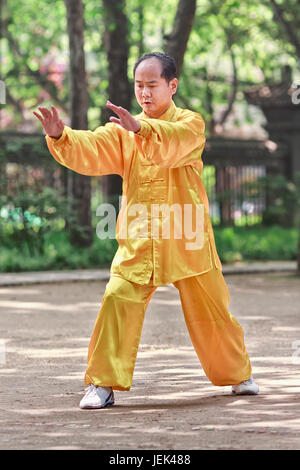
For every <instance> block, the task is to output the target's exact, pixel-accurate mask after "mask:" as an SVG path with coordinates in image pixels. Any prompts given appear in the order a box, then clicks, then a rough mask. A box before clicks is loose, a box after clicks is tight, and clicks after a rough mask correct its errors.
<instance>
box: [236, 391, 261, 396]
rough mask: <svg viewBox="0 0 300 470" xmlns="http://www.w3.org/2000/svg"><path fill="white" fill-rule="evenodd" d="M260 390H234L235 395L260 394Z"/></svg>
mask: <svg viewBox="0 0 300 470" xmlns="http://www.w3.org/2000/svg"><path fill="white" fill-rule="evenodd" d="M258 392H259V391H258V390H257V391H255V390H245V391H244V392H236V391H235V390H232V393H233V395H258Z"/></svg>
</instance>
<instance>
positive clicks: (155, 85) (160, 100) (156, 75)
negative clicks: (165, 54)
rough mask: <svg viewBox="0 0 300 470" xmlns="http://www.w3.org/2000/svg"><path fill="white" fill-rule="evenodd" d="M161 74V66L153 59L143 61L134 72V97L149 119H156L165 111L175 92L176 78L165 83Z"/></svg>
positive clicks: (157, 60)
mask: <svg viewBox="0 0 300 470" xmlns="http://www.w3.org/2000/svg"><path fill="white" fill-rule="evenodd" d="M161 72H162V64H161V62H160V61H159V59H156V58H155V57H154V58H150V59H145V60H143V61H142V62H141V63H140V64H139V65H138V66H137V68H136V71H135V76H134V92H135V96H136V99H137V101H138V103H139V105H140V106H141V108H142V109H143V111H144V112H145V113H146V114H147V115H148V116H149V117H150V118H156V119H157V118H159V116H161V115H162V114H163V113H164V112H165V111H167V109H168V108H169V106H170V104H171V102H172V97H173V95H174V93H176V90H177V84H178V80H177V78H173V79H172V80H170V82H169V83H167V81H166V79H165V78H163V77H161Z"/></svg>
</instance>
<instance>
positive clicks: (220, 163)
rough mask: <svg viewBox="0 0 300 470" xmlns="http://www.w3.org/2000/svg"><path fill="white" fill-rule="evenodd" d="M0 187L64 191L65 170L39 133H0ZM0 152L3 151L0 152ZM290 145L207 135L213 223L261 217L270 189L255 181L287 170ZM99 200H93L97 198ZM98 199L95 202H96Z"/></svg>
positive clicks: (96, 186) (96, 193)
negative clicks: (265, 189)
mask: <svg viewBox="0 0 300 470" xmlns="http://www.w3.org/2000/svg"><path fill="white" fill-rule="evenodd" d="M1 138H2V142H5V147H4V146H2V148H1V151H2V154H5V159H0V167H1V168H0V169H1V177H0V179H1V182H2V185H1V192H2V193H3V192H4V193H9V194H11V195H13V194H16V193H18V192H20V191H23V190H24V189H26V188H30V187H34V186H35V187H36V186H38V187H41V188H42V187H45V186H48V187H51V188H54V189H56V190H57V191H58V192H60V193H63V194H67V193H68V191H67V190H66V170H65V169H64V168H63V167H61V166H59V165H57V163H56V162H55V161H54V159H52V158H51V157H50V155H49V152H48V150H47V148H46V147H45V142H44V138H43V136H40V135H34V136H32V135H25V136H24V135H20V134H18V135H17V137H16V136H15V135H14V134H13V133H11V134H9V135H8V136H7V135H6V136H5V135H4V134H3V135H2V137H1V134H0V144H1ZM0 156H1V155H0ZM287 160H288V150H287V148H286V146H284V145H281V146H277V147H276V148H274V147H273V148H272V149H270V148H269V147H268V146H267V145H266V143H265V142H262V141H252V140H251V141H250V140H249V141H247V140H243V141H242V140H229V139H220V138H218V139H210V140H208V141H207V144H206V148H205V151H204V154H203V161H204V170H203V176H202V179H203V183H204V185H205V188H206V191H207V195H208V199H209V203H210V215H211V218H212V222H213V224H214V225H221V226H222V225H253V224H260V223H262V221H263V214H264V211H265V210H266V207H267V204H268V195H267V194H266V193H265V192H264V191H262V190H258V188H256V189H255V190H254V189H253V184H254V183H255V182H257V181H258V180H259V179H260V178H261V177H265V176H266V175H269V174H273V175H274V174H285V168H286V165H287ZM92 197H93V200H94V205H96V204H97V203H99V202H101V201H100V198H101V178H97V177H93V178H92ZM96 200H97V201H96ZM95 201H96V202H95Z"/></svg>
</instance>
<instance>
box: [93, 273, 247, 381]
mask: <svg viewBox="0 0 300 470" xmlns="http://www.w3.org/2000/svg"><path fill="white" fill-rule="evenodd" d="M174 286H175V287H176V288H177V289H178V291H179V295H180V299H181V304H182V309H183V313H184V318H185V322H186V325H187V328H188V331H189V334H190V338H191V341H192V343H193V346H194V349H195V351H196V353H197V356H198V358H199V360H200V363H201V365H202V367H203V370H204V372H205V374H206V376H207V377H208V379H209V380H210V381H211V382H212V383H213V384H214V385H220V386H222V385H234V384H238V383H240V382H243V381H244V380H247V379H248V378H249V377H250V375H251V364H250V360H249V357H248V353H247V351H246V348H245V344H244V332H243V329H242V327H241V326H240V324H239V323H238V321H237V320H236V319H235V318H234V317H233V316H232V315H231V313H230V312H229V310H228V308H229V300H230V296H229V292H228V289H227V286H226V283H225V280H224V277H223V274H222V272H221V271H220V270H219V269H216V268H214V269H212V270H210V271H208V272H207V273H204V274H200V275H198V276H193V277H189V278H186V279H181V280H179V281H176V282H174ZM156 288H157V286H153V284H152V283H149V284H147V285H140V284H135V283H133V282H130V281H127V280H125V279H123V278H121V277H119V276H114V275H113V276H111V278H110V281H109V283H108V284H107V286H106V290H105V293H104V296H103V299H102V304H101V308H100V311H99V314H98V316H97V319H96V322H95V326H94V330H93V333H92V337H91V341H90V344H89V349H88V363H87V369H86V374H85V379H84V380H85V384H86V385H90V384H94V385H96V386H102V387H112V388H113V389H114V390H130V388H131V385H132V377H133V372H134V366H135V361H136V356H137V351H138V347H139V342H140V337H141V333H142V327H143V321H144V316H145V312H146V309H147V306H148V304H149V302H150V300H151V297H152V296H153V294H154V292H155V290H156ZM162 327H163V324H162Z"/></svg>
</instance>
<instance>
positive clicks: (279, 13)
mask: <svg viewBox="0 0 300 470" xmlns="http://www.w3.org/2000/svg"><path fill="white" fill-rule="evenodd" d="M270 3H271V5H272V8H273V12H274V16H275V18H277V20H278V22H279V23H280V25H281V27H282V29H283V30H284V31H285V33H286V35H287V37H288V39H289V41H290V43H291V44H292V45H293V46H294V47H295V49H296V54H297V57H298V59H299V60H300V41H299V39H298V37H297V35H296V32H295V31H294V29H293V27H292V25H291V23H289V22H288V21H287V20H286V19H285V17H284V12H283V9H282V8H281V6H280V5H278V3H276V1H275V0H270Z"/></svg>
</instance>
